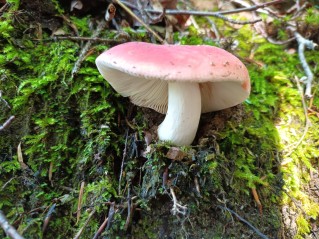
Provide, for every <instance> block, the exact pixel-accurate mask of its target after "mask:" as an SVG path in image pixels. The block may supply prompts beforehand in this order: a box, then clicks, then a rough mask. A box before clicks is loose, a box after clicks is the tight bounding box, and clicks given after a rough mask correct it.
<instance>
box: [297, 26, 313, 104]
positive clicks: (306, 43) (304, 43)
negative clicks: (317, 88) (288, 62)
mask: <svg viewBox="0 0 319 239" xmlns="http://www.w3.org/2000/svg"><path fill="white" fill-rule="evenodd" d="M294 35H295V37H296V39H297V42H298V56H299V60H300V63H301V65H302V68H303V69H304V71H305V74H306V77H307V79H306V80H305V81H304V82H303V83H304V84H305V85H306V89H305V96H306V97H308V98H311V97H312V95H311V85H312V81H313V77H314V76H313V73H312V71H311V69H310V67H309V65H308V63H307V61H306V58H305V55H304V51H305V47H307V48H308V49H310V50H314V49H315V47H316V46H317V44H316V43H314V42H313V41H310V40H308V39H306V38H304V37H303V36H301V35H300V34H299V33H298V32H297V31H295V32H294Z"/></svg>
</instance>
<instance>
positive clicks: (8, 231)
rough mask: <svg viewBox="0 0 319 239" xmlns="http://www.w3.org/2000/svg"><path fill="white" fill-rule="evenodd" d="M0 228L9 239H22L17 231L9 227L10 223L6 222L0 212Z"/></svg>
mask: <svg viewBox="0 0 319 239" xmlns="http://www.w3.org/2000/svg"><path fill="white" fill-rule="evenodd" d="M0 226H1V227H2V229H3V230H4V232H5V233H6V234H7V236H8V237H10V238H12V239H24V237H22V236H21V235H20V234H19V233H18V232H17V230H16V229H15V228H14V227H13V226H11V225H10V223H9V222H8V219H7V218H6V216H5V215H4V214H3V212H2V211H0Z"/></svg>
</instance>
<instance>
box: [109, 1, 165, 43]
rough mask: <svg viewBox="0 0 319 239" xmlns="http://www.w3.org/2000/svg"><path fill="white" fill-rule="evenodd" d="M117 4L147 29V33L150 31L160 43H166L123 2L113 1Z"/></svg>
mask: <svg viewBox="0 0 319 239" xmlns="http://www.w3.org/2000/svg"><path fill="white" fill-rule="evenodd" d="M113 1H114V2H115V3H117V4H118V5H120V6H121V7H122V8H123V9H124V10H125V11H126V12H127V13H128V14H129V15H130V16H131V17H133V18H134V19H135V20H136V21H138V22H139V23H141V24H142V26H143V27H145V28H146V30H147V31H149V32H150V33H152V34H153V35H154V37H155V38H156V39H157V40H158V41H159V42H160V43H164V39H163V38H161V37H160V36H159V35H158V34H157V33H156V32H155V31H153V30H152V29H151V28H150V27H149V26H148V25H147V24H146V23H145V22H143V20H142V19H140V18H139V17H138V16H136V14H134V12H132V10H131V9H129V8H128V7H127V6H126V5H125V4H123V3H122V2H121V1H119V0H113Z"/></svg>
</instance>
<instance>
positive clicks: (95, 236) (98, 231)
mask: <svg viewBox="0 0 319 239" xmlns="http://www.w3.org/2000/svg"><path fill="white" fill-rule="evenodd" d="M108 220H109V218H108V217H106V218H105V219H104V222H103V223H102V224H101V226H100V227H99V229H98V230H97V232H96V233H95V234H94V236H93V238H92V239H97V238H98V237H99V236H100V235H101V233H102V232H103V231H104V229H105V227H106V224H107V222H108Z"/></svg>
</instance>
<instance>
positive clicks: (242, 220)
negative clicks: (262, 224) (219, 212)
mask: <svg viewBox="0 0 319 239" xmlns="http://www.w3.org/2000/svg"><path fill="white" fill-rule="evenodd" d="M217 207H219V208H220V209H223V210H226V211H228V212H230V213H231V214H233V215H234V216H236V217H237V218H238V219H239V220H240V221H241V222H243V223H245V224H246V225H247V226H248V227H249V228H250V229H252V230H253V231H254V232H256V234H257V235H258V236H260V237H261V238H263V239H269V238H268V237H267V236H266V235H264V234H263V233H261V232H260V231H259V230H258V229H257V228H256V227H254V226H253V225H252V224H251V223H250V222H248V221H247V220H245V219H244V218H242V217H241V216H239V215H238V214H237V213H236V212H234V211H233V210H231V209H229V208H228V207H223V206H217Z"/></svg>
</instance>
